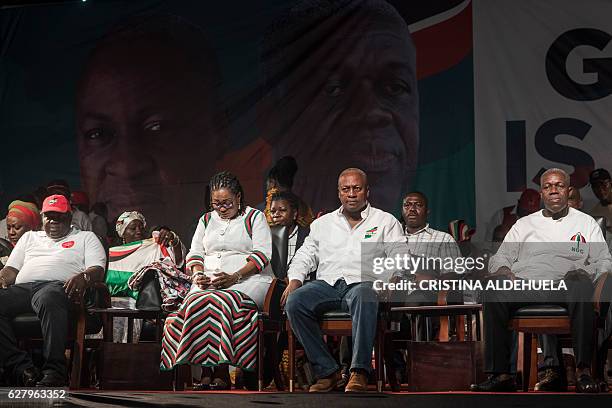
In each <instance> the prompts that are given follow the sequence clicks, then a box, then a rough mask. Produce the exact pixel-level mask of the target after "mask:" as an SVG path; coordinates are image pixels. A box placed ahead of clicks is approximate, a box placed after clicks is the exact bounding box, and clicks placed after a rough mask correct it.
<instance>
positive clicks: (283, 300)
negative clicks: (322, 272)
mask: <svg viewBox="0 0 612 408" xmlns="http://www.w3.org/2000/svg"><path fill="white" fill-rule="evenodd" d="M300 286H302V282H300V281H299V280H296V279H292V280H291V281H290V282H289V284H288V285H287V287H286V288H285V291H284V292H283V295H282V296H281V306H283V307H284V306H285V304H286V303H287V298H288V297H289V295H290V294H291V293H293V291H295V290H296V289H297V288H299V287H300Z"/></svg>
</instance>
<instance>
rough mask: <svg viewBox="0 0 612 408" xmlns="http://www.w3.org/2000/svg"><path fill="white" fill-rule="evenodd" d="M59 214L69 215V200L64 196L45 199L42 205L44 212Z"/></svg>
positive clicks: (52, 196) (57, 195) (51, 196)
mask: <svg viewBox="0 0 612 408" xmlns="http://www.w3.org/2000/svg"><path fill="white" fill-rule="evenodd" d="M51 211H53V212H58V213H67V212H70V203H69V202H68V199H67V198H66V197H64V196H63V195H59V194H53V195H50V196H49V197H47V198H45V201H43V205H42V212H44V213H46V212H51Z"/></svg>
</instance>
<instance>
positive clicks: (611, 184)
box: [589, 169, 612, 236]
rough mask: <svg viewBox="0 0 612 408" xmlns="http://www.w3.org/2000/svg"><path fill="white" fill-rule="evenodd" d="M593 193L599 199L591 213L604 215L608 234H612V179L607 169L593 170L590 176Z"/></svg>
mask: <svg viewBox="0 0 612 408" xmlns="http://www.w3.org/2000/svg"><path fill="white" fill-rule="evenodd" d="M589 182H590V183H591V189H592V190H593V194H595V197H597V199H598V200H599V202H598V203H597V204H595V206H594V207H593V208H591V211H589V214H590V215H591V216H593V217H597V216H599V217H604V218H605V219H606V229H607V230H608V236H610V235H612V179H611V178H610V173H609V172H608V170H606V169H596V170H593V171H592V172H591V174H590V176H589Z"/></svg>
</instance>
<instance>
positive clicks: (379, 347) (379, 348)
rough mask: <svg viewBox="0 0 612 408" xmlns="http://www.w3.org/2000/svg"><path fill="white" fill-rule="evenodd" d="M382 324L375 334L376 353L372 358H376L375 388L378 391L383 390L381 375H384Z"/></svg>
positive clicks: (383, 332)
mask: <svg viewBox="0 0 612 408" xmlns="http://www.w3.org/2000/svg"><path fill="white" fill-rule="evenodd" d="M384 329H385V328H384V326H382V327H379V328H378V330H377V333H376V334H377V335H376V337H377V338H376V348H375V350H376V353H375V355H374V358H375V359H376V390H377V391H378V392H382V391H383V375H384V366H385V363H384V359H383V356H384V345H385V344H384V342H385V331H384Z"/></svg>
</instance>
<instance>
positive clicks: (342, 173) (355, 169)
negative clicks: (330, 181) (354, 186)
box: [338, 167, 368, 186]
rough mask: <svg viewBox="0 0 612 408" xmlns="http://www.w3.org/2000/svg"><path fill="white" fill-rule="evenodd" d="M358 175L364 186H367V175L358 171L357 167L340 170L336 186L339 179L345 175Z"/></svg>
mask: <svg viewBox="0 0 612 408" xmlns="http://www.w3.org/2000/svg"><path fill="white" fill-rule="evenodd" d="M354 173H356V174H359V175H360V176H361V177H363V179H364V180H365V185H366V186H367V185H368V175H367V174H366V172H365V171H363V170H361V169H358V168H357V167H349V168H348V169H344V170H342V172H341V173H340V175H339V176H338V184H340V177H342V176H346V175H347V174H354Z"/></svg>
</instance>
